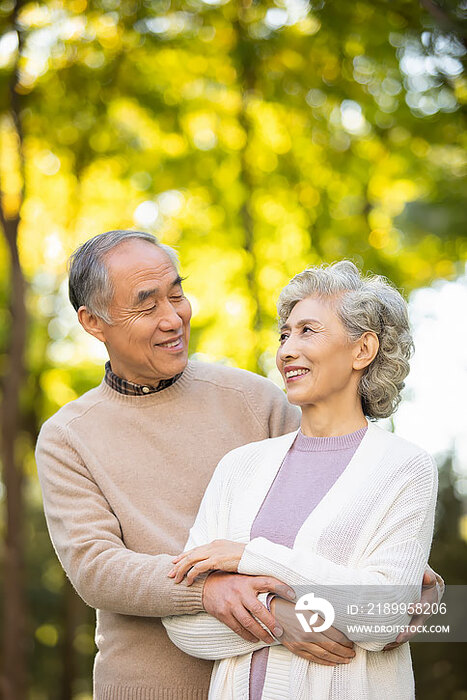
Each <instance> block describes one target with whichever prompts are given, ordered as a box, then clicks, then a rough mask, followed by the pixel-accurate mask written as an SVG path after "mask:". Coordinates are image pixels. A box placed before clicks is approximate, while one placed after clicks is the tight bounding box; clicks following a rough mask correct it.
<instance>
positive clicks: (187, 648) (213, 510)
mask: <svg viewBox="0 0 467 700" xmlns="http://www.w3.org/2000/svg"><path fill="white" fill-rule="evenodd" d="M228 472H229V456H228V455H227V457H224V458H223V459H222V460H221V461H220V462H219V464H218V466H217V468H216V470H215V472H214V474H213V476H212V479H211V481H210V482H209V484H208V487H207V489H206V491H205V493H204V496H203V500H202V501H201V505H200V508H199V511H198V515H197V516H196V520H195V522H194V524H193V527H192V528H191V530H190V534H189V537H188V540H187V543H186V545H185V551H186V550H188V549H192V548H193V547H199V546H200V545H203V544H207V543H208V542H211V541H212V540H214V539H216V537H219V536H220V528H221V527H222V525H221V523H220V518H221V517H222V516H221V515H220V513H219V504H220V503H221V502H222V501H221V499H222V492H223V491H225V488H226V487H227V484H228V481H229V473H228ZM224 497H225V496H224ZM178 585H181V584H178ZM266 596H267V593H265V594H260V596H258V597H259V599H260V600H261V602H263V604H264V603H265V600H266ZM162 623H163V625H164V627H165V629H166V631H167V634H168V635H169V638H170V639H171V641H172V642H173V643H174V644H175V645H176V646H177V647H178V648H179V649H181V650H182V651H184V652H185V653H186V654H190V656H196V657H198V658H201V659H226V658H230V657H233V656H239V655H241V654H248V653H250V652H253V651H256V650H257V649H262V648H263V647H265V646H266V644H264V642H248V641H246V640H245V639H243V638H242V637H240V636H239V635H238V634H236V633H235V632H233V631H232V630H231V629H230V628H229V627H227V625H224V623H222V622H220V621H219V620H217V619H216V618H215V617H212V616H211V615H208V613H206V612H203V613H198V614H197V615H178V616H176V617H175V616H171V617H164V618H162ZM260 624H261V623H260Z"/></svg>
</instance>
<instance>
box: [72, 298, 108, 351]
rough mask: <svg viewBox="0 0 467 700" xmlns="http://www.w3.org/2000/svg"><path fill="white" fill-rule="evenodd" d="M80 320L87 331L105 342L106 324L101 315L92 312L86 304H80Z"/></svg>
mask: <svg viewBox="0 0 467 700" xmlns="http://www.w3.org/2000/svg"><path fill="white" fill-rule="evenodd" d="M78 321H79V322H80V323H81V325H82V326H83V328H84V330H85V331H86V333H90V335H93V336H94V337H95V338H97V340H100V341H101V342H102V343H105V340H106V338H105V332H104V328H105V325H106V324H105V321H103V320H102V319H101V318H99V316H96V315H95V314H92V313H90V311H88V309H87V308H86V306H80V307H79V309H78Z"/></svg>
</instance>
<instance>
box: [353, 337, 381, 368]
mask: <svg viewBox="0 0 467 700" xmlns="http://www.w3.org/2000/svg"><path fill="white" fill-rule="evenodd" d="M378 350H379V340H378V336H377V335H376V333H373V331H366V332H365V333H363V335H362V336H361V338H359V339H358V341H357V342H356V344H355V354H354V361H353V368H354V369H365V367H368V365H369V364H371V363H372V362H373V360H374V359H375V357H376V355H377V354H378Z"/></svg>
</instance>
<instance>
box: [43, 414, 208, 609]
mask: <svg viewBox="0 0 467 700" xmlns="http://www.w3.org/2000/svg"><path fill="white" fill-rule="evenodd" d="M36 460H37V467H38V472H39V479H40V483H41V487H42V494H43V500H44V510H45V515H46V520H47V526H48V528H49V533H50V537H51V540H52V543H53V545H54V548H55V551H56V553H57V556H58V558H59V560H60V562H61V564H62V566H63V568H64V569H65V571H66V573H67V575H68V577H69V579H70V581H71V583H72V584H73V586H74V587H75V589H76V591H77V592H78V594H79V595H80V596H81V598H82V599H83V600H84V601H85V602H86V603H87V604H88V605H90V606H91V607H93V608H100V609H101V610H111V611H112V612H117V613H122V614H125V615H140V616H145V617H146V616H149V617H162V616H163V615H182V614H193V613H197V612H200V611H202V610H203V604H202V592H203V586H204V579H205V577H202V579H201V580H200V581H198V582H197V583H196V585H195V586H193V587H192V588H193V590H191V589H190V588H187V587H186V586H185V585H184V584H182V586H176V585H174V584H173V583H172V581H171V579H170V578H168V577H167V573H168V571H169V570H170V568H171V559H172V556H171V555H169V554H165V553H161V554H157V555H150V554H143V553H138V552H133V551H131V550H129V549H127V547H126V546H125V544H124V542H123V540H122V532H121V529H120V523H119V521H118V519H117V517H116V516H115V514H114V513H113V512H112V509H111V507H110V505H109V503H108V502H107V500H106V498H105V496H104V495H103V493H102V491H101V489H100V488H99V486H98V484H97V483H96V482H95V481H94V479H93V476H92V474H91V473H90V472H89V470H88V469H87V467H86V465H85V464H84V463H83V460H82V459H81V458H80V456H79V455H78V454H77V452H76V451H75V450H74V449H73V447H72V445H71V444H70V440H69V439H68V435H67V431H66V429H65V428H62V427H61V426H60V425H58V423H55V422H54V421H53V419H52V420H49V421H47V423H46V424H44V426H43V428H42V430H41V432H40V435H39V439H38V442H37V448H36Z"/></svg>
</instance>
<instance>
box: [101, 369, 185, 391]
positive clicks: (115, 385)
mask: <svg viewBox="0 0 467 700" xmlns="http://www.w3.org/2000/svg"><path fill="white" fill-rule="evenodd" d="M181 376H182V372H180V374H176V375H175V377H171V378H170V379H161V381H160V382H159V384H158V385H157V386H149V385H145V384H134V383H133V382H129V381H128V380H127V379H122V378H121V377H117V375H116V374H114V373H113V372H112V368H111V366H110V362H106V363H105V377H104V379H105V382H106V384H108V385H109V386H110V388H111V389H115V391H118V393H119V394H125V395H126V396H149V394H155V393H156V392H157V391H162V390H163V389H167V387H169V386H172V384H175V382H176V381H177V379H179V378H180V377H181Z"/></svg>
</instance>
